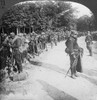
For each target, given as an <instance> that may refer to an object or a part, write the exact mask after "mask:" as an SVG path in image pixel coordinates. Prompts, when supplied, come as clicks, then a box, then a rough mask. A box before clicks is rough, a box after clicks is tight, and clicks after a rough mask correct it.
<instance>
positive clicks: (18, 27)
mask: <svg viewBox="0 0 97 100" xmlns="http://www.w3.org/2000/svg"><path fill="white" fill-rule="evenodd" d="M16 30H17V33H16V34H17V35H18V34H19V27H17V29H16Z"/></svg>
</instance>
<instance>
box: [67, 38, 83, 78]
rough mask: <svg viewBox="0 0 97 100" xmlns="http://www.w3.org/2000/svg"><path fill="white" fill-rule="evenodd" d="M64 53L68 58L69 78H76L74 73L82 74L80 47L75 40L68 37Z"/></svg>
mask: <svg viewBox="0 0 97 100" xmlns="http://www.w3.org/2000/svg"><path fill="white" fill-rule="evenodd" d="M66 46H67V48H66V52H67V53H68V54H69V56H70V69H71V77H72V78H74V76H77V74H76V71H78V72H82V66H81V61H80V60H81V58H80V47H79V46H78V44H77V38H75V37H73V36H70V37H69V38H68V39H67V41H66Z"/></svg>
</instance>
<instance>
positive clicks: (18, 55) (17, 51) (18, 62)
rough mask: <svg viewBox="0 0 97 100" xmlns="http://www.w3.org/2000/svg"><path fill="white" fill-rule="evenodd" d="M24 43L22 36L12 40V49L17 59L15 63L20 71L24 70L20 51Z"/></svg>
mask: <svg viewBox="0 0 97 100" xmlns="http://www.w3.org/2000/svg"><path fill="white" fill-rule="evenodd" d="M21 45H22V40H21V38H20V37H18V36H16V37H15V38H14V39H13V41H12V51H13V58H14V59H15V63H16V65H17V69H18V72H19V73H20V72H22V70H23V68H22V53H21V52H20V47H21Z"/></svg>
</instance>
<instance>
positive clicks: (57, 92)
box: [38, 80, 78, 100]
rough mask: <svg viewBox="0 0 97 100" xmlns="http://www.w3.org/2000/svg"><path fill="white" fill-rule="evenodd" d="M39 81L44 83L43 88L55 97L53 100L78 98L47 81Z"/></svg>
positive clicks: (74, 99) (73, 99)
mask: <svg viewBox="0 0 97 100" xmlns="http://www.w3.org/2000/svg"><path fill="white" fill-rule="evenodd" d="M38 82H39V83H40V84H42V86H43V89H44V90H45V91H46V92H47V93H48V95H49V96H50V97H52V98H53V100H78V99H76V98H75V97H73V96H71V95H69V94H67V93H65V92H64V91H61V90H59V89H57V88H55V87H53V86H51V85H49V84H48V83H46V82H45V81H42V80H38Z"/></svg>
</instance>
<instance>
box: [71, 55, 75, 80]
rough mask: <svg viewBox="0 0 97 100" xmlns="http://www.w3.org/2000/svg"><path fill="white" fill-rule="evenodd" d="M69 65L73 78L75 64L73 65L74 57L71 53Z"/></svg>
mask: <svg viewBox="0 0 97 100" xmlns="http://www.w3.org/2000/svg"><path fill="white" fill-rule="evenodd" d="M70 66H71V77H72V78H74V70H75V66H74V57H73V55H70Z"/></svg>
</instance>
